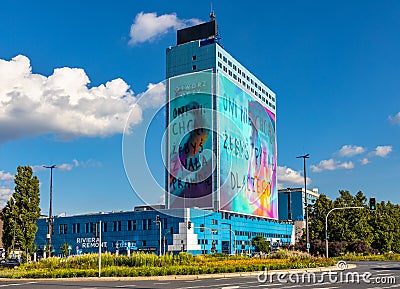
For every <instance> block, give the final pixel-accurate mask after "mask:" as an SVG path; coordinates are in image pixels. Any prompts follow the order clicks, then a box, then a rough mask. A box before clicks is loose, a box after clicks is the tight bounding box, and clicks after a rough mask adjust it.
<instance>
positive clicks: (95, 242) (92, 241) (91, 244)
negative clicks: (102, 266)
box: [76, 237, 107, 249]
mask: <svg viewBox="0 0 400 289" xmlns="http://www.w3.org/2000/svg"><path fill="white" fill-rule="evenodd" d="M99 242H100V239H99V238H87V237H85V238H76V244H80V246H81V247H82V249H88V248H98V247H99ZM77 247H78V246H77ZM101 247H107V242H101Z"/></svg>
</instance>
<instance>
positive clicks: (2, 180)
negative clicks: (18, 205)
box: [0, 171, 14, 209]
mask: <svg viewBox="0 0 400 289" xmlns="http://www.w3.org/2000/svg"><path fill="white" fill-rule="evenodd" d="M13 180H14V176H13V175H12V174H10V173H8V172H4V171H0V209H2V208H4V206H5V205H6V203H7V201H8V200H9V199H10V197H11V195H12V194H13V192H14V190H13V189H11V188H12V187H13V182H12V181H13Z"/></svg>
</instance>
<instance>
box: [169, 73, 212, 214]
mask: <svg viewBox="0 0 400 289" xmlns="http://www.w3.org/2000/svg"><path fill="white" fill-rule="evenodd" d="M211 109H212V71H204V72H198V73H192V74H187V75H182V76H178V77H174V78H171V79H169V110H168V112H169V113H168V124H169V125H168V134H169V143H168V148H169V172H168V176H169V178H168V194H167V198H168V204H169V208H184V207H199V208H212V207H213V197H212V196H213V195H212V192H213V183H212V180H213V178H212V172H213V163H212V159H213V153H212V110H211Z"/></svg>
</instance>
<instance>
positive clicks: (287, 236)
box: [235, 231, 290, 238]
mask: <svg viewBox="0 0 400 289" xmlns="http://www.w3.org/2000/svg"><path fill="white" fill-rule="evenodd" d="M235 235H236V236H247V237H248V238H251V237H255V236H258V235H260V236H263V237H264V238H290V235H287V234H271V233H262V232H260V233H258V232H245V231H235Z"/></svg>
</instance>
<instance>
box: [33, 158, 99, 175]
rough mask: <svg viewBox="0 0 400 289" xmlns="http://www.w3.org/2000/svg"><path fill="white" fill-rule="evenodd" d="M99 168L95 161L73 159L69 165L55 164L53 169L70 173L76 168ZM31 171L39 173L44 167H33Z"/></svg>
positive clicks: (97, 162)
mask: <svg viewBox="0 0 400 289" xmlns="http://www.w3.org/2000/svg"><path fill="white" fill-rule="evenodd" d="M101 166H102V163H101V162H99V161H95V160H87V161H79V160H77V159H73V160H72V161H71V163H62V164H56V168H55V169H57V170H61V171H70V170H72V169H73V168H77V167H82V168H87V167H101ZM32 170H33V171H34V172H39V171H43V170H46V168H45V167H44V165H35V166H32Z"/></svg>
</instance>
